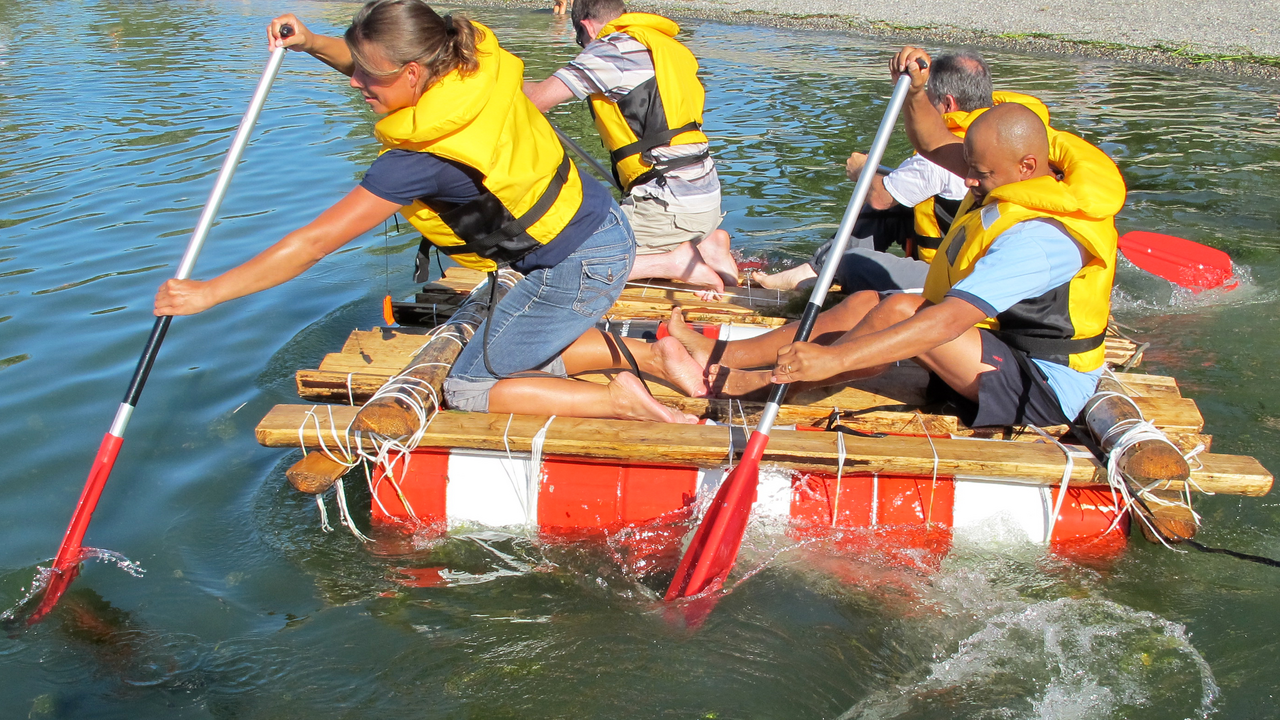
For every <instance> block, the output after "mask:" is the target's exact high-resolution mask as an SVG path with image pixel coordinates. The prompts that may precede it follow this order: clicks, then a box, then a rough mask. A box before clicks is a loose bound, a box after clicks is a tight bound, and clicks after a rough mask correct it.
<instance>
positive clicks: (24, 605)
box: [0, 548, 146, 625]
mask: <svg viewBox="0 0 1280 720" xmlns="http://www.w3.org/2000/svg"><path fill="white" fill-rule="evenodd" d="M87 560H100V561H103V562H109V563H115V565H116V567H118V568H120V569H121V570H124V571H125V572H127V573H129V574H130V575H132V576H134V577H137V578H140V577H142V576H143V574H145V573H146V570H144V569H143V567H142V566H141V565H139V564H138V563H136V562H134V561H132V560H130V559H129V558H127V557H125V556H124V555H121V554H120V553H118V552H116V551H114V550H103V549H101V548H81V549H80V556H79V557H78V558H76V564H79V563H82V562H85V561H87ZM52 577H53V564H52V563H50V565H49V567H37V568H36V577H35V580H33V581H32V583H31V587H30V588H28V589H27V590H26V591H25V592H24V593H23V595H22V597H21V598H20V599H19V600H18V602H17V603H15V604H14V605H13V607H11V608H9V609H8V610H5V611H4V612H2V613H0V623H3V624H5V625H9V624H12V623H14V622H15V621H16V620H17V619H18V618H20V617H22V616H24V615H26V614H27V612H28V611H29V610H31V609H32V605H33V604H34V603H35V601H36V599H37V598H39V597H40V596H41V595H42V594H43V593H44V590H45V588H47V587H49V579H50V578H52Z"/></svg>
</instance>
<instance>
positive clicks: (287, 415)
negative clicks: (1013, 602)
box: [257, 405, 1272, 495]
mask: <svg viewBox="0 0 1280 720" xmlns="http://www.w3.org/2000/svg"><path fill="white" fill-rule="evenodd" d="M311 407H312V406H306V405H277V406H276V407H275V408H273V409H272V410H271V412H270V413H268V414H267V416H266V417H265V418H263V420H262V422H261V423H259V425H258V428H257V437H258V442H260V443H262V444H263V445H267V446H269V447H297V445H298V428H299V427H304V426H305V427H304V433H303V441H304V442H305V443H306V444H307V446H308V447H316V446H318V440H319V433H318V432H317V430H316V423H315V422H306V416H307V412H308V410H309V409H310V408H311ZM355 412H356V410H355V409H354V408H350V407H336V406H325V407H321V408H320V410H319V411H318V412H317V413H316V419H318V420H319V421H320V426H321V428H322V432H324V433H326V434H328V433H332V432H333V429H332V428H331V427H330V425H329V417H330V413H332V416H333V418H334V422H335V423H336V426H337V427H338V428H345V427H346V426H347V423H349V422H350V421H351V418H352V417H353V416H354V414H355ZM545 424H546V418H543V417H536V416H528V415H515V416H510V415H490V414H484V413H458V412H444V413H441V414H439V415H438V416H436V419H435V420H434V421H433V422H432V424H431V426H430V427H429V428H428V429H427V431H426V434H425V436H424V439H423V442H422V445H423V446H424V447H445V448H470V449H483V450H502V449H504V448H506V447H508V446H509V447H510V449H511V450H512V451H513V452H528V451H529V449H530V447H531V440H532V437H533V436H534V435H535V434H536V433H537V432H538V431H539V430H541V429H542V427H543V426H544V425H545ZM729 432H730V429H729V428H727V427H724V426H705V425H668V424H665V423H646V422H630V421H625V420H586V419H580V418H557V419H556V420H555V421H554V422H553V423H552V425H551V427H550V428H549V429H548V432H547V435H546V440H545V443H544V445H543V452H545V453H547V454H555V455H571V456H577V457H593V458H600V459H612V460H629V461H634V462H652V463H661V464H669V465H688V466H699V467H719V466H720V465H722V464H724V462H725V460H726V458H725V454H726V450H727V448H728V444H729V443H728V441H729ZM737 432H738V433H739V435H741V430H740V429H739V430H737ZM326 437H328V438H329V439H328V442H330V443H332V442H333V439H332V438H331V437H330V436H328V435H326ZM734 445H735V447H739V448H740V447H742V446H743V444H742V442H740V441H735V443H734ZM935 448H936V452H937V455H936V458H937V463H938V465H937V466H938V472H939V474H940V475H959V476H963V477H971V478H979V479H989V480H996V481H1001V482H1021V483H1029V484H1037V485H1043V484H1056V483H1057V482H1058V481H1059V479H1060V478H1061V476H1062V470H1063V466H1064V460H1063V456H1062V451H1061V450H1059V449H1058V448H1057V447H1056V446H1054V445H1049V444H1045V443H1022V442H1001V441H993V440H971V439H955V440H951V439H933V440H932V442H930V441H929V440H928V439H925V438H914V437H888V438H859V437H848V436H846V437H845V450H846V464H845V472H882V473H901V474H907V475H925V476H927V475H931V474H932V472H933V467H934V462H935V455H934V449H935ZM837 457H838V451H837V449H836V441H835V437H834V433H821V432H802V431H787V430H778V431H776V432H775V434H774V435H773V436H772V438H771V440H770V442H769V447H768V449H767V450H766V451H765V456H764V462H765V463H767V464H777V465H782V466H785V467H792V468H796V469H801V470H817V471H824V472H834V471H835V469H836V460H837ZM1199 458H1200V461H1201V463H1202V464H1203V468H1202V469H1200V470H1197V471H1195V472H1193V473H1192V480H1193V481H1194V482H1195V483H1196V484H1197V485H1198V486H1199V488H1200V489H1203V490H1205V491H1207V492H1221V493H1234V494H1243V495H1262V494H1265V493H1266V492H1267V491H1268V490H1269V489H1270V488H1271V483H1272V477H1271V474H1270V473H1269V472H1267V471H1266V469H1265V468H1263V467H1262V466H1261V465H1260V464H1259V463H1258V462H1257V461H1256V460H1254V459H1253V458H1236V457H1232V456H1223V455H1212V454H1202V455H1200V456H1199ZM1071 482H1072V484H1075V485H1097V484H1100V483H1102V482H1103V481H1102V480H1101V478H1100V476H1099V475H1098V467H1097V464H1096V463H1094V462H1092V461H1084V460H1077V461H1076V463H1075V468H1074V471H1073V473H1072V475H1071ZM1165 489H1170V490H1180V489H1181V487H1180V486H1179V484H1171V485H1170V487H1168V488H1165Z"/></svg>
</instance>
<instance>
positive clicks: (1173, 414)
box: [1133, 397, 1204, 432]
mask: <svg viewBox="0 0 1280 720" xmlns="http://www.w3.org/2000/svg"><path fill="white" fill-rule="evenodd" d="M1133 403H1134V404H1135V405H1137V406H1138V409H1139V410H1141V411H1142V417H1144V418H1146V419H1147V420H1148V421H1150V422H1151V424H1153V425H1155V426H1156V427H1158V428H1160V429H1161V430H1164V429H1175V430H1187V431H1191V432H1200V431H1201V430H1203V429H1204V416H1203V415H1201V414H1200V408H1198V407H1196V401H1195V400H1192V399H1191V398H1184V397H1177V398H1174V397H1136V398H1133Z"/></svg>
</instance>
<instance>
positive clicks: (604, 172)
mask: <svg viewBox="0 0 1280 720" xmlns="http://www.w3.org/2000/svg"><path fill="white" fill-rule="evenodd" d="M551 129H552V130H555V131H556V135H557V136H559V138H560V142H561V143H563V144H564V146H565V147H567V148H569V149H570V150H572V151H573V154H574V155H577V156H578V157H579V158H580V159H581V160H582V162H584V163H586V164H587V165H589V166H590V167H591V169H592V170H595V171H596V174H597V175H599V176H600V177H601V178H602V179H603V180H605V181H606V182H608V183H609V184H610V185H612V186H614V187H615V188H617V189H618V191H619V192H621V191H622V186H621V185H619V184H618V179H617V178H615V177H614V176H613V173H611V172H609V170H608V168H606V167H605V166H604V165H602V164H600V161H599V160H597V159H595V158H594V157H591V156H590V155H588V154H587V151H586V150H583V149H582V146H581V145H579V144H578V143H576V142H574V141H573V138H571V137H569V136H568V135H565V134H564V133H562V132H560V128H558V127H556V126H555V125H552V126H551Z"/></svg>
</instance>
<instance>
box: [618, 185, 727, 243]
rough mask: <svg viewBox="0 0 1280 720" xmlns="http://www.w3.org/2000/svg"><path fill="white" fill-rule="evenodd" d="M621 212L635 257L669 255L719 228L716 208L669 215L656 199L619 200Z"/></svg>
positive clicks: (718, 211)
mask: <svg viewBox="0 0 1280 720" xmlns="http://www.w3.org/2000/svg"><path fill="white" fill-rule="evenodd" d="M621 204H622V212H623V214H625V215H626V216H627V221H628V222H630V223H631V230H632V231H633V232H635V234H636V254H637V255H657V254H659V253H664V252H671V250H673V249H674V248H675V246H676V245H679V244H680V243H682V242H694V243H696V242H698V241H699V240H701V239H702V238H704V237H706V236H708V235H710V234H711V233H712V232H714V231H715V229H716V228H718V227H720V220H722V219H723V218H724V216H723V215H721V214H720V210H719V209H712V210H705V211H703V212H696V213H673V212H670V211H668V210H667V209H666V207H664V206H663V205H662V203H660V202H658V201H657V200H650V199H648V198H640V199H639V200H637V199H636V198H633V197H625V198H623V199H622V203H621Z"/></svg>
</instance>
